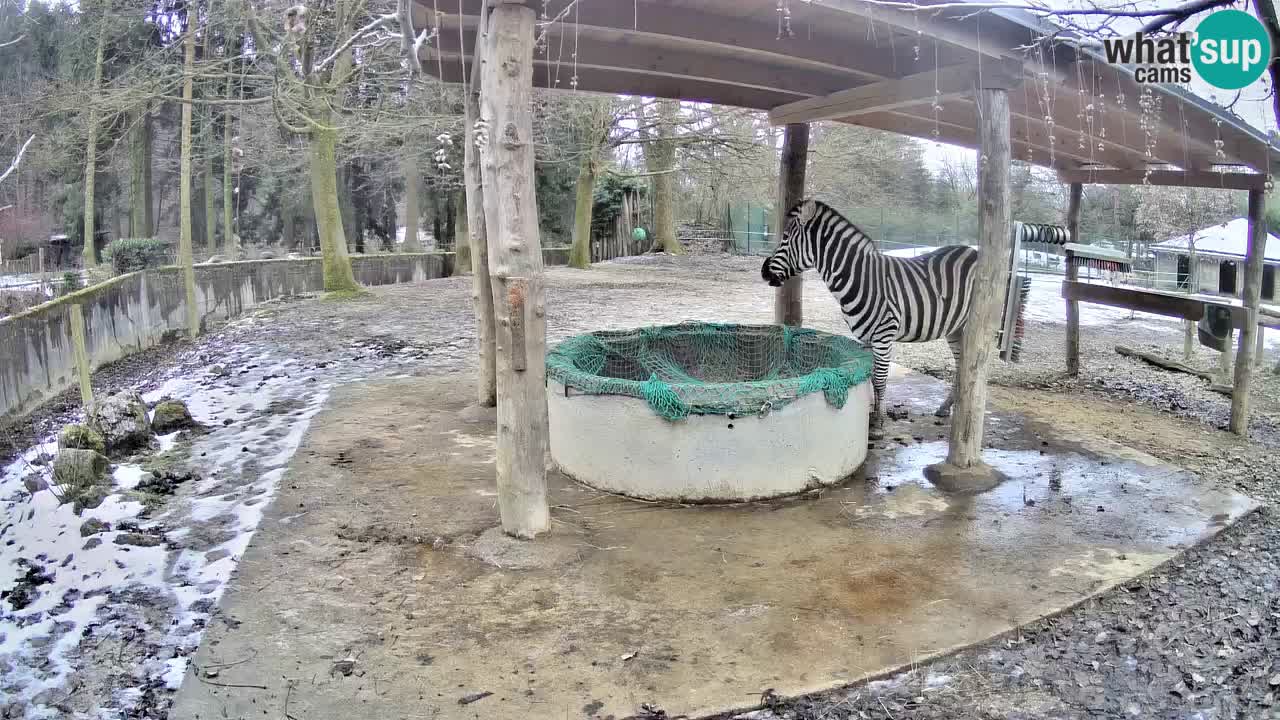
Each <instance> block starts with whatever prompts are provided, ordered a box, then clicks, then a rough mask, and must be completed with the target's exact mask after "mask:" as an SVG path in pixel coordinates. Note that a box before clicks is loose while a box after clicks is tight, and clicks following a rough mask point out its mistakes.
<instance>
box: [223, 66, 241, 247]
mask: <svg viewBox="0 0 1280 720" xmlns="http://www.w3.org/2000/svg"><path fill="white" fill-rule="evenodd" d="M227 98H228V99H230V98H231V78H227ZM234 137H235V136H234V135H233V134H232V127H231V109H230V108H227V109H226V110H225V111H223V113H222V253H223V254H224V255H226V256H227V259H228V260H230V259H232V258H234V257H235V253H236V233H235V226H234V225H233V224H232V223H233V216H232V210H233V209H234V208H235V203H236V200H237V198H236V196H235V194H234V193H233V192H232V187H231V174H232V169H233V168H234V167H235V162H234V158H233V157H232V150H233V148H232V146H233V144H234Z"/></svg>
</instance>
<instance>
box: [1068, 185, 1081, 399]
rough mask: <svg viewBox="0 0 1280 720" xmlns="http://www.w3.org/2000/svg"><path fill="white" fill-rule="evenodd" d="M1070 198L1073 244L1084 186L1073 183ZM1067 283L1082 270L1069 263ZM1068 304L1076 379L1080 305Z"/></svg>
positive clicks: (1070, 301)
mask: <svg viewBox="0 0 1280 720" xmlns="http://www.w3.org/2000/svg"><path fill="white" fill-rule="evenodd" d="M1070 193H1071V194H1070V196H1069V197H1068V199H1067V223H1066V225H1067V234H1068V235H1069V236H1070V239H1071V241H1072V242H1078V241H1079V236H1080V201H1081V199H1082V198H1083V196H1084V186H1082V185H1081V184H1080V183H1072V184H1071V190H1070ZM1066 272H1067V282H1070V283H1074V282H1076V281H1077V280H1078V279H1079V277H1080V269H1079V268H1078V267H1076V265H1075V263H1073V262H1070V261H1068V262H1067V268H1066ZM1066 303H1067V374H1068V375H1070V376H1072V377H1075V376H1077V375H1079V374H1080V303H1079V302H1077V301H1076V300H1073V299H1068V300H1067V301H1066Z"/></svg>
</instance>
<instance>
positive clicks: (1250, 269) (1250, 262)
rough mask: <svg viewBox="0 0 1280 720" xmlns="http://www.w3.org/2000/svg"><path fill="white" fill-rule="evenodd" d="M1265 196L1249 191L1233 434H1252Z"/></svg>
mask: <svg viewBox="0 0 1280 720" xmlns="http://www.w3.org/2000/svg"><path fill="white" fill-rule="evenodd" d="M1265 205H1266V194H1265V191H1263V190H1250V191H1249V248H1248V250H1247V251H1246V254H1245V270H1244V293H1243V299H1244V312H1245V321H1244V327H1243V328H1242V329H1241V330H1240V351H1239V352H1237V353H1236V375H1235V382H1234V383H1233V388H1232V392H1231V432H1233V433H1235V434H1237V435H1244V436H1246V437H1247V436H1248V435H1249V383H1250V382H1251V381H1252V380H1253V361H1254V350H1255V348H1254V345H1255V344H1256V343H1257V335H1255V333H1261V332H1262V328H1260V327H1258V304H1259V303H1260V302H1261V301H1262V265H1263V262H1262V261H1263V256H1264V255H1265V253H1266V247H1267V224H1266V222H1265V220H1264V219H1263V212H1264V208H1265Z"/></svg>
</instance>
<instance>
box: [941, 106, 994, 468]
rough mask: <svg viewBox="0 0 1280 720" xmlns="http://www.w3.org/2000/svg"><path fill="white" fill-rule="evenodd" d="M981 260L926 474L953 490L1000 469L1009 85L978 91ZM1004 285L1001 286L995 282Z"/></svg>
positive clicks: (974, 277) (977, 268)
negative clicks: (995, 418) (996, 403)
mask: <svg viewBox="0 0 1280 720" xmlns="http://www.w3.org/2000/svg"><path fill="white" fill-rule="evenodd" d="M977 105H978V138H979V143H980V145H979V148H980V150H979V152H980V154H981V157H980V159H979V162H978V206H979V207H978V242H979V246H978V247H979V250H978V264H977V265H976V266H975V267H974V272H973V279H972V283H973V284H972V287H971V292H972V293H973V295H972V300H971V305H970V310H969V318H968V320H967V321H966V322H965V326H964V335H963V338H962V340H961V345H960V347H961V350H960V362H959V363H958V367H957V372H956V380H955V387H954V389H953V392H954V393H955V395H954V397H955V411H954V419H953V420H952V421H951V437H950V443H949V446H948V451H947V461H946V462H945V463H941V464H938V465H932V466H930V467H929V468H928V471H927V473H926V474H927V476H928V478H929V479H930V480H931V481H933V482H934V483H935V484H937V485H938V486H939V487H941V488H943V489H947V490H959V491H977V490H984V489H987V488H990V487H991V486H993V485H994V484H996V483H997V482H998V481H999V475H998V474H997V473H996V472H995V471H994V470H993V469H991V468H990V467H989V466H987V465H986V463H984V462H983V461H982V434H983V420H984V416H985V413H986V408H987V375H988V372H989V365H990V363H991V360H992V358H993V355H994V353H993V351H994V350H995V346H996V330H997V328H998V327H999V325H1000V311H1001V309H1002V308H1003V307H1004V291H1003V288H1004V287H1005V286H1006V283H1005V273H1007V272H1009V248H1010V243H1011V241H1012V232H1011V228H1010V223H1009V161H1010V155H1011V147H1010V138H1009V91H1008V90H1007V89H1006V88H998V87H984V88H980V89H979V90H978V103H977ZM997 288H999V289H997Z"/></svg>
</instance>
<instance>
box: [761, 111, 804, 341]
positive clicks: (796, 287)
mask: <svg viewBox="0 0 1280 720" xmlns="http://www.w3.org/2000/svg"><path fill="white" fill-rule="evenodd" d="M808 163H809V124H808V123H788V124H787V128H786V132H785V135H784V136H783V140H782V160H781V163H780V167H779V168H778V207H777V215H778V220H777V226H778V241H779V242H781V241H782V233H783V231H784V230H785V229H786V222H787V212H788V211H790V210H791V208H793V207H795V206H796V204H797V203H799V202H800V201H801V200H803V199H804V175H805V169H806V166H807V165H808ZM747 217H748V218H750V213H748V215H747ZM747 229H748V230H750V224H748V228H747ZM747 238H748V239H747V242H748V243H750V242H751V240H750V238H751V235H750V234H748V235H747ZM748 247H750V246H749V245H748ZM773 321H774V322H775V323H777V324H779V325H796V326H799V325H803V324H804V276H803V275H797V276H795V277H793V278H790V279H788V280H787V281H786V282H784V283H783V284H782V287H780V288H778V289H777V290H775V291H774V296H773Z"/></svg>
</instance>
